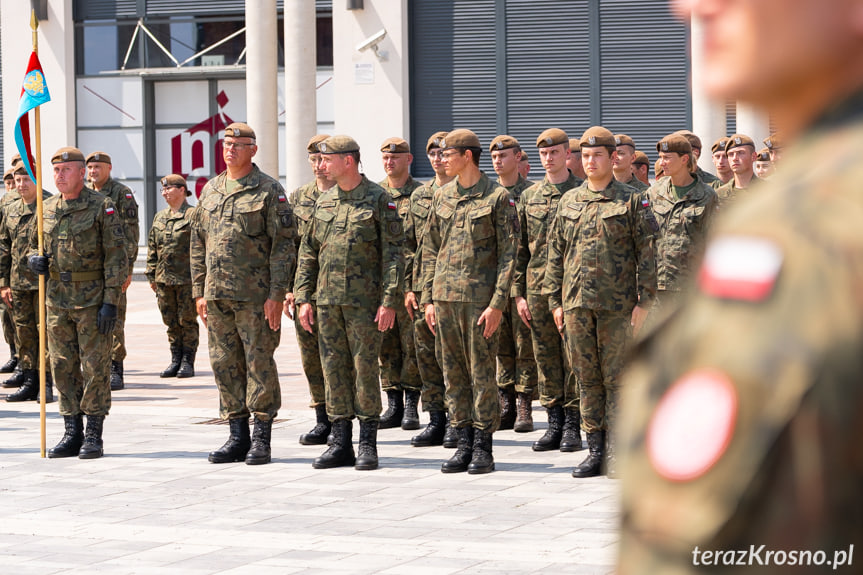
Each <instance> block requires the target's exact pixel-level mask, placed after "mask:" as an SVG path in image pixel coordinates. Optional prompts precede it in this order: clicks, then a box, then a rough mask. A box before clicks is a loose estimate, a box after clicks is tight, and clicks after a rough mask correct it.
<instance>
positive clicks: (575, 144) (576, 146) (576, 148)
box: [569, 138, 581, 152]
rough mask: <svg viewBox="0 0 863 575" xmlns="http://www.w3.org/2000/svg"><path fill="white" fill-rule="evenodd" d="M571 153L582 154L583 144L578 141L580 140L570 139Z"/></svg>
mask: <svg viewBox="0 0 863 575" xmlns="http://www.w3.org/2000/svg"><path fill="white" fill-rule="evenodd" d="M569 151H570V152H581V142H579V141H578V138H570V139H569Z"/></svg>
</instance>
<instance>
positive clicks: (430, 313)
mask: <svg viewBox="0 0 863 575" xmlns="http://www.w3.org/2000/svg"><path fill="white" fill-rule="evenodd" d="M425 316H426V325H427V326H428V327H429V331H430V332H432V335H435V336H436V335H437V332H436V331H435V326H437V321H436V318H435V315H434V304H428V305H426V308H425Z"/></svg>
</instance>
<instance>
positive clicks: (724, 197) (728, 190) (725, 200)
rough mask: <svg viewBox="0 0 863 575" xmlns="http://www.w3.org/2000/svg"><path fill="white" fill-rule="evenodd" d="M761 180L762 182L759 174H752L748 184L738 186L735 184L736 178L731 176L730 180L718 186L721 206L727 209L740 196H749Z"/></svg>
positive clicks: (717, 192) (717, 191) (717, 190)
mask: <svg viewBox="0 0 863 575" xmlns="http://www.w3.org/2000/svg"><path fill="white" fill-rule="evenodd" d="M759 182H761V179H760V178H758V176H752V179H751V180H749V185H748V186H746V187H745V188H738V187H736V186H735V185H734V178H731V179H730V180H728V182H726V183H724V184H722V185H721V186H719V187H717V188H716V195H717V196H718V197H719V206H720V207H722V208H726V209H727V208H728V207H729V206H730V205H731V204H733V203H734V202H736V201H737V200H739V199H740V198H746V197H748V196H749V194H750V192H751V191H752V188H753V187H754V186H757V185H758V183H759Z"/></svg>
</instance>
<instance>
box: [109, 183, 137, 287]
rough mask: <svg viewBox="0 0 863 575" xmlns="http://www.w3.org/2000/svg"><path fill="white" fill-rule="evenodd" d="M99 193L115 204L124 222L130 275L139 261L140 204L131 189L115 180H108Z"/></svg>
mask: <svg viewBox="0 0 863 575" xmlns="http://www.w3.org/2000/svg"><path fill="white" fill-rule="evenodd" d="M99 193H100V194H102V195H103V196H108V197H109V198H111V201H112V202H114V207H116V208H117V213H118V214H119V215H120V219H121V220H123V225H124V229H125V231H126V257H127V258H128V260H129V273H130V274H131V273H132V265H133V264H134V263H135V260H136V259H138V240H139V239H140V237H141V224H140V223H139V222H138V202H137V201H135V194H134V192H132V190H131V188H129V187H128V186H125V185H123V184H121V183H120V182H118V181H117V180H115V179H113V178H108V181H107V182H105V185H104V186H102V189H101V190H99Z"/></svg>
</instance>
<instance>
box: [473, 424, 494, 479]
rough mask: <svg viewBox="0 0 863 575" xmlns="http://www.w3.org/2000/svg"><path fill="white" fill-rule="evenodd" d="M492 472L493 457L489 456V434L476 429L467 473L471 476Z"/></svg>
mask: <svg viewBox="0 0 863 575" xmlns="http://www.w3.org/2000/svg"><path fill="white" fill-rule="evenodd" d="M492 471H494V457H492V455H491V433H489V432H488V431H483V430H482V429H477V430H476V432H474V436H473V455H472V456H471V460H470V465H468V466H467V472H468V473H470V474H471V475H476V474H479V473H491V472H492Z"/></svg>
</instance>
